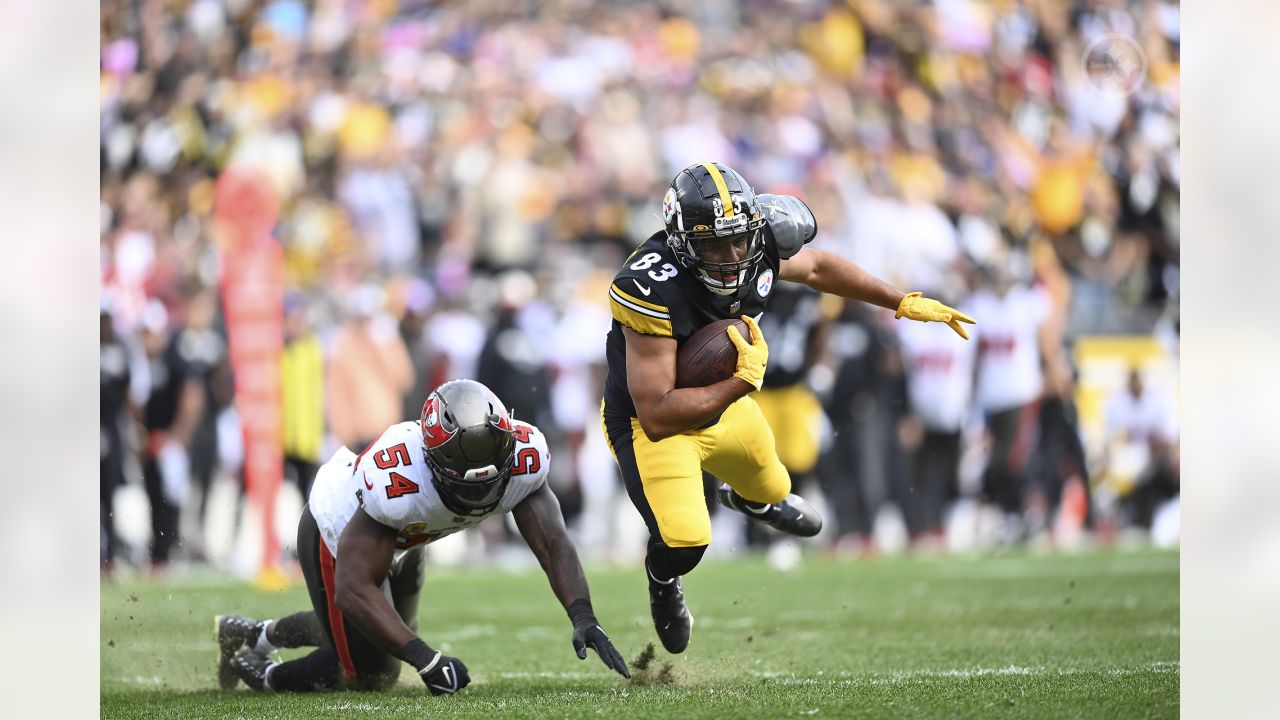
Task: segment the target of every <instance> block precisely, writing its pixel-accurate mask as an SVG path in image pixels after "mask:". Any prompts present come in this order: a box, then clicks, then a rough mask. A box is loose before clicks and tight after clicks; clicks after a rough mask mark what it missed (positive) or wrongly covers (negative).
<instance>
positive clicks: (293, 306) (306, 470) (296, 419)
mask: <svg viewBox="0 0 1280 720" xmlns="http://www.w3.org/2000/svg"><path fill="white" fill-rule="evenodd" d="M310 310H311V308H310V307H309V304H308V303H307V301H306V299H305V297H303V296H301V295H296V294H295V295H290V296H288V297H286V298H285V303H284V352H283V354H282V355H281V359H280V379H281V390H280V395H281V397H280V404H281V413H280V415H281V420H282V421H283V423H284V431H283V434H284V463H285V477H286V478H290V477H291V478H292V479H293V481H294V482H295V483H296V484H297V485H298V491H299V492H301V493H302V497H304V498H305V497H307V496H308V495H310V494H311V482H312V480H314V479H315V475H316V469H317V468H318V467H319V465H320V452H321V448H322V446H323V444H324V418H325V412H324V408H325V402H324V387H325V367H324V351H323V349H322V348H321V346H320V339H319V338H317V337H316V335H315V332H314V331H313V330H312V327H311V319H310V318H309V317H308V315H309V313H310Z"/></svg>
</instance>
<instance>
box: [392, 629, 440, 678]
mask: <svg viewBox="0 0 1280 720" xmlns="http://www.w3.org/2000/svg"><path fill="white" fill-rule="evenodd" d="M440 657H441V655H440V653H439V651H436V650H432V649H431V647H430V646H429V645H427V644H426V643H424V642H422V638H414V639H412V640H410V641H409V642H407V643H405V644H404V647H402V648H400V659H401V660H404V661H405V662H407V663H409V664H410V665H412V666H413V667H414V668H415V669H417V671H418V674H419V675H426V674H427V673H429V672H431V671H432V670H434V669H435V667H436V663H438V662H440Z"/></svg>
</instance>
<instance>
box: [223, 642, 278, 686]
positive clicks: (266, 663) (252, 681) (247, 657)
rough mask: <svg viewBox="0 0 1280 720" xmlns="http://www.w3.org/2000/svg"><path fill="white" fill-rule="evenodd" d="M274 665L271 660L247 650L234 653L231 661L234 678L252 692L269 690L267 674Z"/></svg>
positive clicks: (255, 651)
mask: <svg viewBox="0 0 1280 720" xmlns="http://www.w3.org/2000/svg"><path fill="white" fill-rule="evenodd" d="M275 665H276V664H275V663H274V662H271V658H269V657H267V656H266V655H263V654H262V653H260V652H258V651H257V650H250V649H248V648H246V649H244V650H241V651H240V652H238V653H236V654H235V657H233V658H232V659H231V668H232V670H234V671H235V674H236V677H238V678H240V679H241V680H243V681H244V684H245V685H248V686H249V687H251V688H253V689H254V690H270V689H271V688H270V687H269V686H268V685H267V672H269V671H270V670H271V668H273V667H275Z"/></svg>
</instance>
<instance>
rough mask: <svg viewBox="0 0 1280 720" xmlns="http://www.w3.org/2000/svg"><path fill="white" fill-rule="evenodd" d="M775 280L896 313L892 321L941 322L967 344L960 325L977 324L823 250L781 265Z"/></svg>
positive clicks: (803, 251) (799, 254)
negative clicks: (805, 286)
mask: <svg viewBox="0 0 1280 720" xmlns="http://www.w3.org/2000/svg"><path fill="white" fill-rule="evenodd" d="M778 277H780V278H781V279H783V280H789V281H791V282H798V283H801V284H803V285H808V286H809V287H811V288H813V289H814V290H818V291H820V292H824V293H831V294H832V295H839V296H840V297H844V298H849V299H850V300H858V301H861V302H865V303H870V304H872V305H879V306H880V307H882V308H888V309H889V310H896V311H897V314H896V315H895V317H898V318H902V317H905V318H908V319H911V320H919V321H921V322H944V323H946V324H947V325H948V326H950V327H951V329H952V330H954V331H955V332H956V334H958V335H959V336H960V337H962V338H964V339H966V340H968V339H969V334H968V333H967V332H965V329H964V328H963V327H962V326H961V325H960V323H962V322H963V323H971V324H972V323H975V322H976V321H975V320H974V319H973V318H971V317H969V316H968V315H965V314H964V313H962V312H960V311H959V310H956V309H954V308H949V307H947V306H946V305H943V304H942V303H940V302H938V301H937V300H931V299H929V298H926V297H924V296H923V295H922V294H921V293H918V292H914V293H905V292H903V291H901V290H899V289H897V288H895V287H894V286H892V285H890V284H889V283H887V282H885V281H883V280H881V279H880V278H878V277H876V276H874V275H872V274H871V273H869V272H867V271H866V270H863V269H862V268H860V267H858V266H857V265H855V264H854V263H852V262H849V261H848V260H845V259H844V258H842V257H840V256H839V255H835V254H833V253H829V252H826V251H825V250H816V249H814V248H811V247H805V248H802V249H801V250H800V251H799V252H797V253H796V254H795V255H792V256H791V257H789V258H787V259H785V260H782V261H781V264H780V265H779V268H778Z"/></svg>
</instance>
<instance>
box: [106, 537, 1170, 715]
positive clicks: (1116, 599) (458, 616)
mask: <svg viewBox="0 0 1280 720" xmlns="http://www.w3.org/2000/svg"><path fill="white" fill-rule="evenodd" d="M588 576H589V579H590V581H591V586H592V591H593V596H594V602H595V607H596V610H597V613H598V614H599V616H600V620H601V623H602V624H603V625H604V626H605V628H606V630H608V631H609V633H610V635H611V636H612V638H613V640H614V642H615V643H616V644H617V646H618V648H619V650H620V651H621V652H622V653H623V655H624V656H625V657H626V658H627V659H628V661H632V660H634V659H635V658H637V657H638V656H639V655H640V654H641V652H642V650H643V649H644V647H645V646H646V645H647V644H648V643H650V642H653V643H655V644H656V636H655V635H654V633H653V629H652V627H651V623H650V620H649V609H648V603H647V595H646V593H645V585H644V579H643V575H642V573H641V571H640V570H639V569H638V568H628V569H616V568H603V567H600V568H593V567H588ZM685 589H686V593H687V595H688V598H689V606H690V609H691V610H692V612H693V614H694V616H695V618H696V624H695V626H694V632H693V641H692V643H691V644H690V647H689V649H688V650H687V651H685V653H684V654H683V655H681V656H675V657H673V656H669V655H667V654H666V653H665V652H663V651H662V649H661V646H660V645H658V652H657V657H656V658H655V659H654V660H653V661H652V662H651V663H650V665H649V667H648V669H647V670H646V671H644V672H637V673H636V676H637V677H636V679H633V680H632V681H631V682H627V681H624V680H623V679H622V678H621V677H618V676H617V675H614V674H612V673H610V672H609V671H607V670H606V669H605V668H604V666H603V665H602V664H600V662H599V661H598V660H597V659H596V658H595V655H594V654H591V655H590V656H589V657H588V659H587V661H586V662H583V661H579V660H578V659H577V657H576V656H575V655H574V654H573V650H572V649H571V647H570V644H569V636H570V626H569V622H568V620H567V619H566V618H565V616H564V613H563V612H562V611H561V610H560V607H559V605H558V604H557V603H556V601H555V599H554V597H553V596H552V594H551V591H550V589H549V587H548V586H547V583H546V579H545V577H544V576H543V575H542V574H541V573H540V572H538V571H537V570H534V571H532V572H529V573H519V574H510V573H502V572H497V571H490V570H476V571H459V570H444V569H441V570H430V571H429V572H428V577H427V588H426V589H425V590H424V593H423V607H422V615H421V622H422V626H423V632H424V635H425V637H426V638H427V640H428V642H430V643H431V644H433V645H434V646H436V647H437V648H439V649H442V650H446V651H447V652H449V653H451V654H454V655H457V656H458V657H460V658H462V659H463V660H464V661H465V662H466V663H467V665H468V667H469V668H470V671H471V676H472V678H473V682H472V684H471V686H470V687H469V688H468V689H467V690H466V691H465V692H464V693H462V694H460V695H458V696H455V697H442V698H434V697H431V696H430V695H428V694H427V693H426V692H425V690H424V689H423V688H422V686H421V684H420V683H419V681H418V680H417V678H416V677H414V676H413V675H412V674H411V673H410V672H409V671H407V670H406V671H404V672H402V674H401V678H400V686H399V687H398V688H397V689H396V690H395V691H394V692H390V693H382V694H364V693H332V694H325V695H313V696H302V695H273V694H259V693H252V692H249V691H247V690H246V689H244V687H243V686H241V688H240V689H239V690H237V691H234V692H221V691H218V690H216V689H215V688H216V682H215V675H214V663H215V650H214V643H213V641H212V638H211V628H212V624H213V623H212V617H213V615H214V614H216V613H220V612H229V611H236V612H240V613H242V614H247V615H251V616H256V617H278V616H280V615H284V614H287V613H289V612H292V611H295V610H298V609H302V608H304V607H307V599H306V593H305V591H304V589H303V588H301V587H295V588H294V589H292V590H289V591H287V592H283V593H259V592H256V591H254V590H253V589H252V588H251V587H250V586H248V585H246V584H241V583H235V582H229V581H226V582H219V581H216V580H213V579H211V578H206V579H201V580H196V579H192V580H179V581H173V582H168V583H137V584H130V583H120V584H114V585H103V588H102V596H101V600H102V644H101V648H100V652H101V660H102V678H101V682H102V717H105V718H345V719H350V718H360V717H369V718H378V719H379V720H382V719H384V718H414V719H415V720H418V719H420V718H423V717H428V716H429V717H432V718H455V717H456V718H463V717H466V718H493V717H503V718H538V719H539V720H542V719H545V718H579V717H593V716H599V717H616V718H637V717H638V718H725V717H749V718H753V719H756V718H781V717H814V716H816V717H860V718H864V717H884V718H923V717H929V718H934V717H945V718H960V717H967V718H991V717H1026V718H1067V717H1079V718H1126V719H1128V718H1173V717H1177V716H1178V714H1179V706H1178V685H1179V659H1178V556H1177V554H1176V553H1167V552H1156V551H1143V552H1124V553H1120V552H1114V553H1096V554H1095V553H1090V554H1082V555H1029V554H1014V555H1007V556H1001V557H945V558H942V557H939V558H884V559H877V560H872V561H859V562H843V561H839V562H837V561H828V560H824V559H821V558H819V557H816V556H811V557H809V558H807V559H806V561H805V563H804V564H802V565H801V566H800V567H799V568H797V569H796V570H795V571H794V572H792V573H790V574H786V575H784V574H779V573H778V572H775V571H774V570H771V569H770V568H769V567H767V566H766V565H765V564H764V563H763V562H762V561H760V560H753V559H744V560H736V561H719V560H708V561H707V562H705V563H703V565H702V567H700V568H698V570H697V572H696V573H694V574H693V575H691V576H690V578H688V581H687V583H686V586H685ZM286 652H287V654H286V655H285V657H286V658H290V657H294V656H296V655H298V654H301V652H302V651H298V650H292V651H286ZM667 662H670V664H671V668H670V670H669V671H667V672H666V673H663V667H664V665H665V664H666V663H667Z"/></svg>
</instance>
